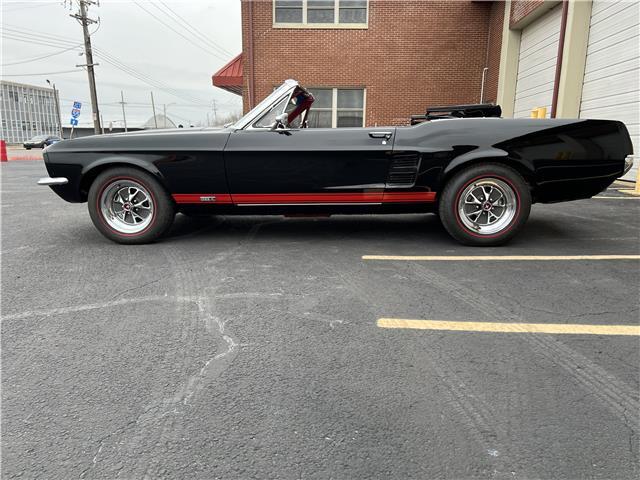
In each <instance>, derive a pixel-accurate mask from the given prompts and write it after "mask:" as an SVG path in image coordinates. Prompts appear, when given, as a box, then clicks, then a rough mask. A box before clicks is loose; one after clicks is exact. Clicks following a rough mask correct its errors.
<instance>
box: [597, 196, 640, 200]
mask: <svg viewBox="0 0 640 480" xmlns="http://www.w3.org/2000/svg"><path fill="white" fill-rule="evenodd" d="M591 198H606V199H608V200H640V197H607V196H605V195H598V196H597V197H591Z"/></svg>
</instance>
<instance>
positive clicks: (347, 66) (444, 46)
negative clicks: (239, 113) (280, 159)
mask: <svg viewBox="0 0 640 480" xmlns="http://www.w3.org/2000/svg"><path fill="white" fill-rule="evenodd" d="M241 5H242V41H243V51H242V54H241V55H239V56H238V57H237V58H236V59H234V60H233V61H232V62H231V63H230V64H229V65H227V66H226V67H225V68H223V69H222V70H221V71H220V72H218V73H216V74H215V75H214V77H213V83H214V85H216V86H220V87H222V88H226V89H227V90H230V91H234V92H235V93H237V94H241V95H242V96H243V100H244V102H243V103H244V109H245V111H247V110H248V109H249V108H250V107H251V106H253V105H255V104H256V103H257V102H258V101H260V100H261V99H262V98H264V97H265V96H266V95H267V94H268V93H269V92H270V91H271V90H272V89H273V88H274V87H275V86H276V85H279V84H280V83H282V81H283V80H285V79H286V78H295V79H297V80H299V81H300V82H301V83H302V84H303V85H306V86H307V87H309V88H310V89H311V90H312V92H314V94H315V96H316V102H315V104H314V107H313V109H312V111H315V113H313V116H311V117H310V126H327V127H341V126H362V125H364V126H373V125H383V124H385V125H401V124H406V123H407V122H408V119H409V117H410V115H412V114H419V113H423V112H424V110H425V108H426V107H427V106H433V105H440V104H456V103H477V102H479V101H481V96H482V100H483V101H485V102H496V103H498V104H500V105H501V106H502V110H503V116H505V117H529V116H530V115H531V110H532V109H535V108H537V107H546V108H547V116H548V117H549V116H554V117H563V118H603V119H613V120H621V121H623V122H625V124H626V125H627V128H628V129H629V132H630V134H631V137H632V140H633V143H634V146H635V151H636V153H637V152H638V150H640V119H639V116H640V113H639V112H640V90H639V89H638V85H639V84H640V56H639V55H638V51H640V44H639V38H640V2H638V1H637V0H564V1H561V0H506V1H487V0H485V1H480V0H444V1H441V0H241ZM505 12H506V14H505ZM483 72H484V73H483ZM481 92H482V93H481ZM637 164H638V162H636V165H637ZM636 171H637V167H636V168H634V170H633V171H632V172H630V173H629V174H627V178H635V175H636V173H635V172H636Z"/></svg>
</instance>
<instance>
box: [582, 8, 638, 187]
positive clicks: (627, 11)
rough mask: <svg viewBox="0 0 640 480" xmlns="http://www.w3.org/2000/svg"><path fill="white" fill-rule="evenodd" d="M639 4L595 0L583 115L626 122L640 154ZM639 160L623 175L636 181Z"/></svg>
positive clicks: (584, 82)
mask: <svg viewBox="0 0 640 480" xmlns="http://www.w3.org/2000/svg"><path fill="white" fill-rule="evenodd" d="M639 38H640V3H638V2H637V1H635V0H634V1H619V2H611V1H610V0H594V2H593V5H592V10H591V22H590V28H589V42H588V46H587V58H586V62H585V72H584V81H583V85H582V102H581V104H580V118H599V119H605V120H620V121H623V122H624V123H625V125H626V126H627V129H628V130H629V134H630V135H631V140H632V142H633V150H634V152H635V154H636V155H638V154H639V153H640V55H639V54H638V39H639ZM638 161H639V160H636V163H635V165H634V168H633V169H632V170H631V171H630V172H629V173H627V175H626V176H625V177H624V178H625V179H628V180H635V178H636V175H637V174H638V172H637V171H638Z"/></svg>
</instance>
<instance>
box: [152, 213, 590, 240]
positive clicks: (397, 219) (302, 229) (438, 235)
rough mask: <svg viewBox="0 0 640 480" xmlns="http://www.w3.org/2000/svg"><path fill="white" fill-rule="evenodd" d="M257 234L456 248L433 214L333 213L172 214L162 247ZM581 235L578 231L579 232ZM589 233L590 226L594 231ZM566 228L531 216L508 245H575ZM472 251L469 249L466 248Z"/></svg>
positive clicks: (574, 236) (577, 237)
mask: <svg viewBox="0 0 640 480" xmlns="http://www.w3.org/2000/svg"><path fill="white" fill-rule="evenodd" d="M258 230H259V234H258V235H259V238H260V239H262V240H265V241H280V242H291V241H296V242H299V241H309V242H314V241H338V240H340V241H347V242H349V243H353V242H365V243H363V245H371V242H372V240H375V242H376V243H378V244H385V243H388V244H389V246H394V245H397V244H399V243H404V244H405V245H406V244H407V243H410V244H415V243H416V242H417V243H419V244H422V245H424V246H427V245H428V246H432V247H436V246H437V247H440V246H442V247H445V248H452V247H462V246H461V245H459V244H458V243H457V242H456V241H455V240H453V239H452V238H451V237H450V236H449V235H448V233H447V232H446V230H445V229H444V227H443V225H442V223H441V222H440V219H439V218H438V217H437V216H436V215H433V214H418V215H416V214H413V215H335V216H332V217H329V218H286V217H282V216H246V217H235V216H210V217H186V216H184V215H177V216H176V220H175V223H174V225H173V227H172V228H171V230H170V231H169V233H168V234H167V235H166V236H165V237H164V239H162V240H161V242H162V243H167V242H173V243H182V242H186V241H193V240H196V239H197V240H200V241H201V240H210V241H212V242H215V241H216V240H226V241H233V240H238V241H241V240H242V239H244V238H245V237H246V236H247V235H249V234H250V233H252V232H253V233H255V232H256V231H258ZM582 233H584V232H582ZM594 233H595V227H594ZM581 238H582V237H581V236H580V235H577V234H576V233H575V232H574V231H573V229H572V228H570V227H569V226H568V225H567V223H566V222H563V221H562V219H557V220H553V219H535V218H532V219H530V220H529V221H528V223H527V224H526V225H525V227H524V228H523V230H522V231H521V232H520V234H519V235H518V236H516V237H515V238H514V239H513V240H512V241H511V242H510V243H509V245H517V246H518V247H520V248H526V247H527V246H536V247H538V248H539V247H541V246H544V245H545V244H549V245H557V243H558V242H566V241H571V242H574V243H573V245H575V242H580V243H583V244H587V243H588V242H587V241H586V240H582V241H581ZM470 248H472V247H470Z"/></svg>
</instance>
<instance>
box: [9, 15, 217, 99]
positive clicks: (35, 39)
mask: <svg viewBox="0 0 640 480" xmlns="http://www.w3.org/2000/svg"><path fill="white" fill-rule="evenodd" d="M4 30H7V32H9V33H11V35H8V34H7V33H5V32H4ZM24 32H26V33H24ZM2 36H3V37H5V38H8V39H11V40H17V41H20V42H26V43H33V44H38V45H55V46H65V45H69V44H70V43H72V41H71V40H70V39H67V38H65V37H60V36H57V35H50V34H42V33H39V32H35V31H29V30H25V29H22V31H20V30H18V29H16V28H13V27H12V26H11V25H4V26H3V31H2ZM93 51H94V53H95V54H96V55H97V56H98V57H99V58H100V59H102V60H104V61H105V62H107V63H109V64H111V65H112V66H114V67H115V68H117V69H119V70H121V71H123V72H124V73H127V74H128V75H130V76H132V77H134V78H136V79H137V80H140V81H141V82H143V83H146V84H148V85H150V86H153V87H155V88H157V89H159V90H162V91H164V92H165V93H168V94H169V95H172V96H174V97H176V98H180V99H182V100H185V101H187V102H190V103H195V104H203V103H207V102H206V101H205V100H202V99H200V98H198V97H195V96H191V95H190V94H186V93H182V92H181V91H179V90H177V89H175V88H172V87H169V86H168V85H166V84H163V83H162V82H160V81H158V80H155V79H154V78H153V77H150V76H149V75H147V74H144V73H141V72H139V71H138V70H136V69H134V68H133V67H131V66H129V65H126V64H125V63H123V62H121V61H120V60H118V59H117V58H116V57H114V56H113V55H111V54H109V53H108V52H106V51H104V50H102V49H100V48H98V47H94V48H93Z"/></svg>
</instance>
